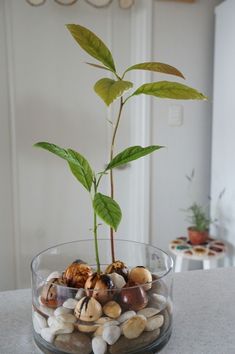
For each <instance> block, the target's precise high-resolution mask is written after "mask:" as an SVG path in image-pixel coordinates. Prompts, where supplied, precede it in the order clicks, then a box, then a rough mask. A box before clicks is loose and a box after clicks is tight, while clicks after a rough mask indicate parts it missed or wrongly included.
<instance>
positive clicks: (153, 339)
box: [31, 240, 173, 354]
mask: <svg viewBox="0 0 235 354" xmlns="http://www.w3.org/2000/svg"><path fill="white" fill-rule="evenodd" d="M115 245H116V258H117V259H119V260H121V261H123V262H124V263H125V264H126V265H127V266H128V268H129V269H132V268H135V267H136V266H141V267H139V268H140V269H143V267H146V268H147V269H148V270H149V271H150V272H151V275H152V281H151V282H148V283H145V284H144V285H143V284H142V285H137V284H135V285H133V284H131V285H128V286H127V285H125V286H124V287H123V288H120V287H119V288H117V287H115V286H114V287H112V289H108V290H107V289H106V290H100V289H99V290H97V289H96V290H95V289H93V290H89V292H87V290H84V289H82V288H80V289H78V288H74V287H69V286H66V284H63V282H62V281H60V280H57V281H53V280H50V279H49V278H50V277H51V276H52V277H55V276H59V274H56V273H55V272H59V273H60V274H62V273H63V272H64V270H65V269H66V268H67V267H68V265H70V264H74V263H73V262H74V261H76V260H77V259H79V260H83V261H84V262H86V263H87V264H89V265H90V266H91V267H92V268H94V269H96V266H95V256H94V254H93V240H84V241H75V242H70V243H65V244H61V245H57V246H55V247H52V248H49V249H47V250H45V251H44V252H42V253H40V254H38V255H37V256H36V257H35V258H34V259H33V261H32V264H31V270H32V295H33V298H32V301H33V314H32V315H33V328H34V329H33V333H34V339H35V342H36V344H37V345H38V347H39V348H40V349H42V350H43V352H45V353H70V354H72V353H80V354H91V353H93V351H92V341H93V345H94V348H95V345H96V347H97V346H98V345H99V344H100V343H101V342H102V345H106V346H107V349H106V351H103V352H104V353H106V354H115V353H116V354H121V353H122V354H124V353H126V354H137V353H139V354H141V353H145V354H147V353H156V352H157V351H158V350H160V349H161V348H162V347H163V346H164V345H165V344H166V343H167V341H168V340H169V338H170V335H171V330H172V267H173V262H172V258H171V257H170V256H169V255H167V254H166V253H165V252H163V251H162V250H160V249H158V248H156V247H153V246H151V245H146V244H142V243H138V242H132V241H124V240H116V243H115ZM99 248H100V259H101V260H102V265H101V267H102V270H103V271H104V270H105V269H106V267H107V265H109V264H110V257H109V254H110V249H109V248H110V242H109V240H99ZM77 263H78V262H77ZM52 272H54V273H53V274H51V273H52ZM64 274H65V273H64ZM48 277H49V278H48ZM120 277H121V276H119V278H120ZM121 278H122V277H121ZM122 279H123V278H122ZM114 283H115V282H114ZM116 284H117V283H116ZM122 285H124V284H122ZM45 293H46V295H45ZM87 295H89V297H88V300H87ZM81 298H82V299H81ZM84 298H85V300H84ZM81 302H82V303H83V305H84V308H82V307H81V306H80V303H81ZM94 304H95V306H93V305H94ZM111 305H112V306H114V305H115V306H114V307H112V306H111ZM74 307H75V309H74ZM84 309H85V310H84ZM108 309H109V311H108ZM117 310H118V311H117ZM83 311H85V312H84V313H83ZM139 311H140V312H139ZM78 313H79V315H78ZM102 313H103V314H102ZM61 314H62V315H61ZM74 314H75V315H76V316H77V317H75V316H74ZM82 314H83V315H82ZM88 314H89V316H88V317H85V318H83V317H82V316H85V315H86V316H87V315H88ZM141 314H142V315H143V316H139V315H141ZM61 316H62V317H61ZM79 316H81V317H79ZM132 316H133V317H132ZM107 317H109V319H107ZM109 320H112V321H115V322H113V323H111V322H110V324H112V326H110V324H107V323H106V324H105V321H107V322H109ZM95 336H96V339H93V338H94V337H95ZM97 338H98V339H97ZM94 343H95V344H94ZM105 343H108V344H105ZM99 350H100V348H99ZM104 350H105V349H104ZM94 352H101V351H96V350H95V349H94Z"/></svg>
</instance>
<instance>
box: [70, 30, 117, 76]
mask: <svg viewBox="0 0 235 354" xmlns="http://www.w3.org/2000/svg"><path fill="white" fill-rule="evenodd" d="M66 27H67V28H68V30H69V31H70V33H71V34H72V36H73V38H74V39H75V40H76V42H77V43H78V44H79V45H80V47H81V48H82V49H84V50H85V51H86V52H87V53H88V54H90V55H91V56H92V57H93V58H95V59H97V60H99V61H100V62H101V63H103V64H104V65H105V66H107V67H108V68H109V69H111V70H112V71H113V72H116V69H115V64H114V61H113V57H112V54H111V52H110V50H109V49H108V48H107V47H106V45H105V44H104V43H103V42H102V40H101V39H100V38H99V37H97V36H96V34H95V33H93V32H91V31H90V30H89V29H88V28H86V27H83V26H80V25H75V24H68V25H66Z"/></svg>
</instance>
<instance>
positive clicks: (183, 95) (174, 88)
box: [132, 81, 207, 100]
mask: <svg viewBox="0 0 235 354" xmlns="http://www.w3.org/2000/svg"><path fill="white" fill-rule="evenodd" d="M140 94H145V95H152V96H156V97H160V98H171V99H176V100H206V99H207V97H206V96H205V95H204V94H203V93H201V92H199V91H197V90H195V89H193V88H192V87H189V86H186V85H183V84H180V83H179V82H170V81H159V82H153V83H149V84H144V85H142V86H140V87H139V88H138V89H137V90H136V91H135V92H134V93H133V94H132V96H136V95H140Z"/></svg>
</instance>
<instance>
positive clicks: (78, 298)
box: [75, 289, 85, 300]
mask: <svg viewBox="0 0 235 354" xmlns="http://www.w3.org/2000/svg"><path fill="white" fill-rule="evenodd" d="M84 294H85V293H84V290H83V289H78V291H77V294H76V295H75V299H76V300H80V299H81V298H82V297H83V296H84Z"/></svg>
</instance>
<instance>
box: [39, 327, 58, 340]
mask: <svg viewBox="0 0 235 354" xmlns="http://www.w3.org/2000/svg"><path fill="white" fill-rule="evenodd" d="M41 336H42V338H43V339H45V341H47V342H49V343H53V341H54V339H55V332H54V331H53V330H52V329H51V328H48V327H47V328H43V329H42V330H41Z"/></svg>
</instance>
